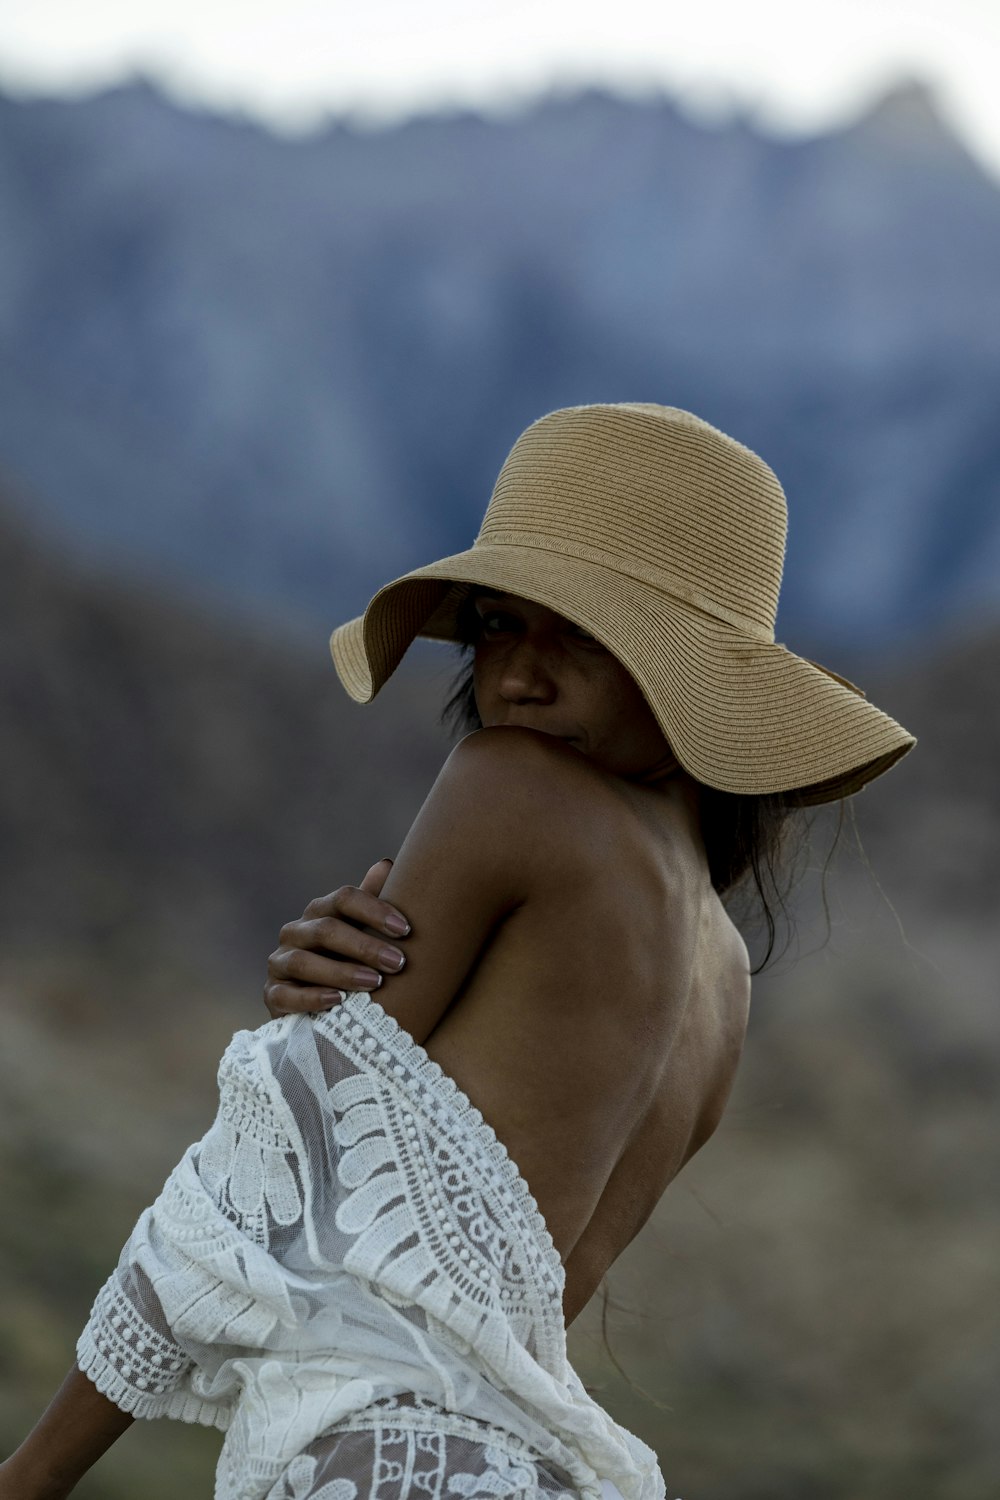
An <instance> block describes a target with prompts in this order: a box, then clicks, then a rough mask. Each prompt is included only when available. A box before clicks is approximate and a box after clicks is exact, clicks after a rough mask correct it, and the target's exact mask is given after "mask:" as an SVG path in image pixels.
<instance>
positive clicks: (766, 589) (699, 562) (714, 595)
mask: <svg viewBox="0 0 1000 1500" xmlns="http://www.w3.org/2000/svg"><path fill="white" fill-rule="evenodd" d="M787 520H788V511H787V505H786V502H785V495H784V491H783V490H782V487H781V485H780V483H779V481H778V478H777V476H776V475H775V474H774V472H773V470H771V469H770V468H769V467H768V465H767V464H766V463H765V462H764V461H763V459H761V458H759V457H758V456H757V454H756V453H754V452H753V451H752V450H751V449H749V448H746V447H744V446H743V444H742V443H738V442H737V441H736V440H735V439H734V438H731V437H729V436H727V434H726V433H724V432H720V431H719V429H718V428H716V427H713V426H712V425H711V424H710V423H708V422H705V421H703V420H702V419H701V418H700V417H696V416H694V415H693V414H692V413H691V412H687V411H683V410H681V409H680V408H678V407H672V406H657V405H654V404H652V403H640V402H624V403H620V404H614V405H612V404H607V405H591V406H577V407H564V408H562V409H561V410H559V411H554V412H550V413H549V414H548V415H547V416H544V417H541V418H540V419H539V420H538V421H537V422H533V423H532V425H531V426H530V427H528V428H527V429H526V431H524V432H523V433H522V434H521V436H520V437H519V438H518V440H517V442H516V443H515V444H514V446H513V448H512V449H511V451H510V453H509V454H508V456H507V459H506V460H505V462H504V465H503V468H502V469H501V471H500V474H499V477H498V479H497V482H496V486H495V488H494V490H493V495H492V498H491V500H490V503H489V506H488V507H487V511H486V515H485V516H484V517H483V523H482V526H481V527H480V529H479V534H478V536H477V538H476V543H477V544H478V543H480V542H485V543H491V544H494V545H503V544H505V543H507V544H513V545H518V546H535V547H539V548H541V549H543V550H547V551H553V552H561V553H563V554H565V553H566V552H568V551H569V552H572V553H574V554H575V555H577V556H580V557H584V558H589V559H590V560H592V561H600V562H602V563H603V564H604V566H606V567H612V568H615V569H616V570H617V571H619V572H622V573H625V574H630V575H633V576H639V577H642V578H643V579H644V580H645V581H647V582H651V583H654V584H658V585H659V586H660V587H661V588H663V590H664V591H665V592H667V593H672V592H676V591H678V589H679V590H680V591H681V592H682V593H683V594H684V595H685V596H686V597H688V598H689V599H691V600H692V601H693V602H695V601H697V600H699V599H700V600H702V601H703V603H704V604H705V606H706V607H711V606H715V608H716V609H718V611H719V612H720V613H722V614H724V615H726V616H727V617H728V616H729V615H732V616H735V617H743V618H744V619H745V620H746V621H747V622H753V624H754V625H756V627H757V628H758V630H760V631H761V632H762V633H765V634H766V635H768V636H770V637H771V638H772V639H773V630H774V620H775V614H776V612H777V607H778V593H779V590H780V587H781V573H782V566H783V563H784V553H785V533H786V530H787Z"/></svg>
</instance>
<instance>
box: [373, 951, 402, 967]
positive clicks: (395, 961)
mask: <svg viewBox="0 0 1000 1500" xmlns="http://www.w3.org/2000/svg"><path fill="white" fill-rule="evenodd" d="M378 956H379V962H380V963H383V964H385V966H386V968H387V969H401V968H402V967H403V965H404V964H405V963H406V958H405V956H404V955H403V954H402V953H400V951H399V949H398V948H380V949H379V950H378Z"/></svg>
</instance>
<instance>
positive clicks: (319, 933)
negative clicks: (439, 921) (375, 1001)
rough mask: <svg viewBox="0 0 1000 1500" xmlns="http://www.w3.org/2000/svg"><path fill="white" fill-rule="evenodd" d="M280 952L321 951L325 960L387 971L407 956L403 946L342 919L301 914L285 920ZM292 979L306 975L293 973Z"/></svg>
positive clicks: (395, 970)
mask: <svg viewBox="0 0 1000 1500" xmlns="http://www.w3.org/2000/svg"><path fill="white" fill-rule="evenodd" d="M278 943H279V945H280V947H279V952H280V951H282V950H284V949H293V950H296V951H302V952H303V953H312V954H321V955H322V957H323V958H325V959H339V960H341V961H342V962H348V963H350V962H353V963H355V964H364V965H366V966H367V967H368V968H370V969H376V970H378V971H380V972H383V973H386V974H396V973H398V972H399V970H400V969H401V968H402V967H403V964H404V962H405V961H406V956H405V954H404V953H403V950H402V948H397V947H396V945H395V943H388V942H386V940H385V938H381V937H378V936H376V935H372V934H371V933H369V932H365V931H363V930H362V929H361V928H360V927H355V926H353V925H352V924H351V923H350V922H344V921H342V920H341V919H340V918H339V917H300V918H299V920H298V921H297V922H286V923H285V925H284V927H283V928H282V929H281V931H280V932H279V934H278ZM293 977H294V978H295V979H302V978H305V977H306V976H305V975H302V974H298V973H296V974H294V975H293Z"/></svg>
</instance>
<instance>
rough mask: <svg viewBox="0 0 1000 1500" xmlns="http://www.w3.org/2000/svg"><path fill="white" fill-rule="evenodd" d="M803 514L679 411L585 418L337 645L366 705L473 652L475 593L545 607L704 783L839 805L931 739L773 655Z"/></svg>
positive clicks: (333, 644)
mask: <svg viewBox="0 0 1000 1500" xmlns="http://www.w3.org/2000/svg"><path fill="white" fill-rule="evenodd" d="M786 526H787V507H786V502H785V496H784V492H783V490H782V488H781V485H780V483H779V482H778V479H777V477H776V476H775V474H774V473H773V471H772V470H771V469H770V468H769V467H768V465H767V464H766V463H764V461H763V460H762V459H761V458H759V457H758V456H757V454H755V453H753V452H752V451H751V450H750V449H749V448H746V447H744V446H743V444H741V443H738V442H736V441H735V440H734V439H733V438H730V437H728V436H727V435H726V434H725V433H723V432H720V431H719V430H718V429H717V428H715V427H713V426H711V425H710V424H709V423H708V422H704V421H702V420H701V418H699V417H696V416H694V415H693V414H692V413H691V412H686V411H681V410H679V409H678V408H676V407H666V406H655V405H651V404H643V403H625V404H620V405H603V406H584V407H570V408H566V409H564V410H561V411H556V412H552V413H550V414H549V415H548V416H546V417H542V418H541V419H540V420H539V421H538V422H535V423H533V424H532V426H531V427H529V428H528V429H527V431H526V432H524V433H522V435H521V436H520V438H518V440H517V442H516V443H515V445H514V447H513V448H512V450H511V452H510V454H509V455H508V458H507V460H506V462H505V463H504V465H503V468H502V469H501V471H500V475H499V478H498V479H497V483H496V487H495V489H494V491H493V496H492V499H491V500H490V504H489V507H488V508H487V511H486V515H485V516H484V518H483V522H482V525H481V527H480V530H479V534H478V536H477V537H476V540H475V542H474V543H473V545H472V547H471V548H469V549H468V550H467V551H465V552H460V553H457V554H455V555H454V556H452V557H446V558H443V559H441V560H440V561H439V562H435V563H430V564H428V565H427V566H426V567H422V568H417V569H414V570H413V571H412V572H411V573H407V574H406V575H404V577H403V578H400V579H396V580H394V581H393V582H392V583H389V584H387V585H386V586H385V587H384V588H382V589H380V590H379V591H378V593H377V594H376V595H375V596H374V598H373V599H372V601H371V603H370V604H369V605H368V608H367V609H366V611H365V613H364V615H362V616H359V617H358V618H357V619H355V620H351V621H349V622H348V623H347V624H346V625H342V626H339V627H338V628H337V629H336V630H335V631H334V632H333V634H332V636H331V638H330V649H331V653H332V655H333V660H334V664H335V666H336V668H337V672H338V674H339V675H340V678H341V681H342V682H343V684H344V686H345V688H346V689H347V691H348V693H350V695H351V697H353V698H354V699H356V700H357V701H358V702H361V703H366V702H369V701H370V700H371V699H372V698H373V697H374V696H375V694H376V693H377V692H378V691H379V689H380V688H381V687H382V686H383V684H384V683H385V682H386V680H387V679H388V678H389V676H390V675H391V674H392V672H393V671H395V669H396V667H397V666H398V665H399V662H400V660H401V659H402V656H403V654H404V653H405V651H406V649H407V647H408V646H409V644H410V642H411V641H412V640H413V639H414V637H415V636H417V635H420V636H425V637H429V638H431V639H436V640H457V639H459V636H458V631H457V621H456V614H457V609H458V605H459V603H460V602H461V599H462V597H463V595H464V594H465V593H466V592H467V588H468V586H469V585H476V584H480V585H485V586H488V587H494V588H496V589H497V590H499V591H502V592H505V593H510V594H517V595H519V596H521V597H522V598H526V599H531V600H534V601H535V602H536V603H540V604H544V605H547V606H548V607H549V608H550V609H554V610H556V611H557V612H558V613H560V614H562V615H564V616H566V618H567V619H570V620H572V621H573V622H574V623H575V624H577V625H579V626H581V627H582V628H583V629H585V630H587V631H589V632H590V633H591V634H593V635H594V636H595V637H596V638H597V639H598V640H599V641H601V642H602V644H603V645H605V646H606V647H607V649H608V650H609V651H611V652H612V653H613V654H614V655H615V656H616V657H617V658H618V660H619V661H620V662H621V663H622V665H623V666H624V667H625V668H626V669H627V670H628V671H629V672H630V674H631V675H632V677H633V678H634V679H635V681H636V682H637V683H638V685H639V687H640V688H641V689H642V692H643V694H644V695H645V697H646V700H647V702H648V703H649V705H650V708H651V709H652V711H653V713H654V715H655V716H656V719H657V722H658V723H659V725H660V727H661V729H662V731H663V733H664V735H665V737H666V739H667V740H668V742H669V744H670V747H671V749H672V750H673V752H674V754H675V755H676V757H677V759H678V760H679V761H680V763H681V765H682V766H683V767H684V769H685V770H686V771H688V772H689V773H690V775H692V776H694V777H695V778H696V779H697V780H699V781H701V782H704V783H705V784H706V785H708V786H712V787H717V788H720V789H722V790H724V791H729V792H738V793H743V794H758V793H763V792H779V791H793V790H794V791H796V792H797V793H798V794H799V796H800V798H801V800H802V801H803V802H824V801H828V800H832V799H833V798H836V797H839V796H844V795H847V794H849V793H851V792H855V791H857V790H859V789H860V788H861V787H862V786H864V785H865V784H866V782H868V781H870V780H871V779H872V778H873V777H875V776H877V775H880V774H881V773H882V772H884V771H885V770H887V769H888V768H889V766H891V765H893V764H894V763H895V761H897V760H898V759H899V758H900V756H902V755H904V754H905V753H906V751H907V750H909V749H910V748H911V747H912V745H913V744H914V743H915V740H914V738H913V736H912V735H910V734H909V733H908V732H907V731H906V730H905V729H903V728H902V726H901V725H899V724H897V723H896V722H895V720H893V719H891V718H890V717H889V716H888V715H887V714H884V713H882V712H881V710H879V709H877V708H876V707H875V706H874V705H873V704H870V703H868V702H867V701H866V700H865V698H864V696H863V694H862V693H861V692H860V690H859V689H858V688H855V687H854V686H853V685H852V684H850V683H848V682H846V680H845V679H843V678H840V677H838V676H837V675H836V674H835V673H832V672H830V671H829V669H827V668H825V667H821V666H819V665H818V664H817V663H814V662H810V661H807V660H806V659H805V658H804V657H800V656H796V655H795V654H794V653H792V652H791V651H789V650H787V649H786V648H785V647H784V646H783V645H780V644H777V643H776V642H775V640H774V622H775V615H776V611H777V605H778V594H779V590H780V586H781V573H782V566H783V561H784V549H785V534H786Z"/></svg>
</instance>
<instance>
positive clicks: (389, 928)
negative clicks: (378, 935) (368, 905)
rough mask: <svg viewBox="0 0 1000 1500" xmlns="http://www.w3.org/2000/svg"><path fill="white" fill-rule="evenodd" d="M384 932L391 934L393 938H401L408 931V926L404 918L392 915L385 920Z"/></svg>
mask: <svg viewBox="0 0 1000 1500" xmlns="http://www.w3.org/2000/svg"><path fill="white" fill-rule="evenodd" d="M385 930H386V932H391V933H392V935H393V937H403V936H404V935H405V934H406V933H408V932H409V930H410V924H409V922H408V921H407V920H406V918H405V917H397V916H396V915H395V914H393V915H392V916H391V917H386V919H385Z"/></svg>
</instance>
